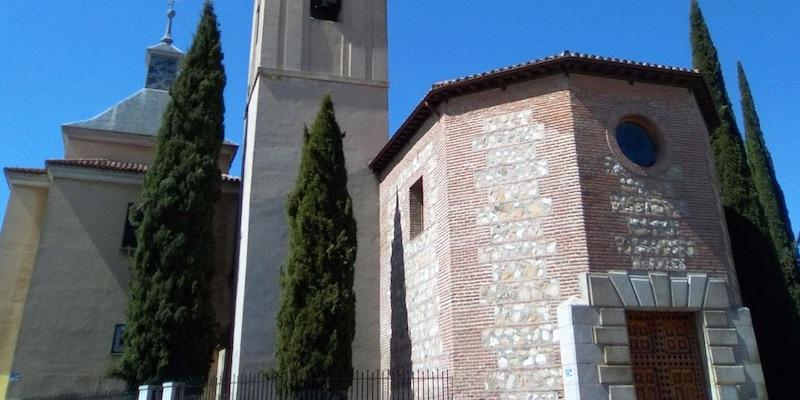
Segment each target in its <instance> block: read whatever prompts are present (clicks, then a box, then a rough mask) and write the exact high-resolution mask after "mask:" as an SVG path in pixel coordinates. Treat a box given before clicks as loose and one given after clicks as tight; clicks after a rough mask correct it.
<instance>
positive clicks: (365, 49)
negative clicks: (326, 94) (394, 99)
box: [250, 0, 388, 84]
mask: <svg viewBox="0 0 800 400" xmlns="http://www.w3.org/2000/svg"><path fill="white" fill-rule="evenodd" d="M255 10H256V19H255V20H254V22H255V23H261V25H260V26H256V25H254V40H253V43H252V44H253V46H254V50H253V53H252V54H251V74H250V82H251V84H252V82H253V81H254V80H255V78H256V76H255V74H254V73H253V71H254V69H255V68H256V67H261V68H267V69H272V70H283V71H302V72H306V73H310V74H319V75H321V76H326V77H330V76H338V77H346V78H352V79H361V80H373V81H387V80H388V73H387V56H386V35H387V33H386V1H385V0H350V1H345V2H342V10H341V13H340V14H339V16H340V20H339V22H331V21H320V20H315V19H313V18H310V17H309V12H310V11H309V10H310V6H309V0H302V1H296V0H256V7H255Z"/></svg>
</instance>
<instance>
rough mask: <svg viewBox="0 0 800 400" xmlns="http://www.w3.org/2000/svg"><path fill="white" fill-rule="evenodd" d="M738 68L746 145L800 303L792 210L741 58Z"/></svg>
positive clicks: (760, 195) (772, 230)
mask: <svg viewBox="0 0 800 400" xmlns="http://www.w3.org/2000/svg"><path fill="white" fill-rule="evenodd" d="M736 68H737V72H738V75H739V93H740V94H741V101H742V114H743V117H744V132H745V147H746V149H747V159H748V161H749V162H750V168H751V170H752V172H753V182H754V183H755V187H756V192H757V193H758V200H759V201H760V202H761V207H762V208H763V209H764V217H765V218H766V222H767V227H768V228H769V235H770V237H771V238H772V243H773V244H774V246H775V249H776V250H777V251H778V256H779V257H780V261H781V266H782V267H783V272H784V275H785V276H786V281H787V284H790V285H791V286H790V287H791V289H792V294H793V298H794V300H795V302H796V303H798V304H800V274H798V270H797V260H796V254H795V253H796V251H797V249H796V247H795V244H794V231H793V230H792V225H791V222H790V220H789V211H788V210H787V209H786V200H785V198H784V197H783V190H781V186H780V184H779V183H778V180H777V178H776V177H775V168H774V167H773V164H772V156H771V155H770V153H769V150H768V149H767V145H766V143H765V142H764V134H763V133H762V131H761V122H760V121H759V119H758V113H756V105H755V101H753V95H752V93H751V92H750V83H749V82H748V81H747V76H746V75H745V73H744V67H743V66H742V63H741V62H737V63H736Z"/></svg>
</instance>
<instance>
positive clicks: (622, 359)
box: [603, 346, 631, 365]
mask: <svg viewBox="0 0 800 400" xmlns="http://www.w3.org/2000/svg"><path fill="white" fill-rule="evenodd" d="M603 358H604V360H605V362H606V364H609V365H630V364H631V350H630V347H628V346H605V347H603Z"/></svg>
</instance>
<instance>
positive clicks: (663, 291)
mask: <svg viewBox="0 0 800 400" xmlns="http://www.w3.org/2000/svg"><path fill="white" fill-rule="evenodd" d="M649 278H650V283H651V284H652V285H653V294H654V295H655V300H656V306H657V307H672V289H671V287H670V281H669V275H667V274H665V273H661V272H652V273H650V274H649Z"/></svg>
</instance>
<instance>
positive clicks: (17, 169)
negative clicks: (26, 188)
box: [3, 167, 47, 175]
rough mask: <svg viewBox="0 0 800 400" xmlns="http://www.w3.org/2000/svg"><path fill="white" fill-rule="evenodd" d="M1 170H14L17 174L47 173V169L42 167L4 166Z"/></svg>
mask: <svg viewBox="0 0 800 400" xmlns="http://www.w3.org/2000/svg"><path fill="white" fill-rule="evenodd" d="M3 171H4V172H14V173H18V174H31V175H41V174H45V173H47V170H46V169H44V168H22V167H5V168H3Z"/></svg>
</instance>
